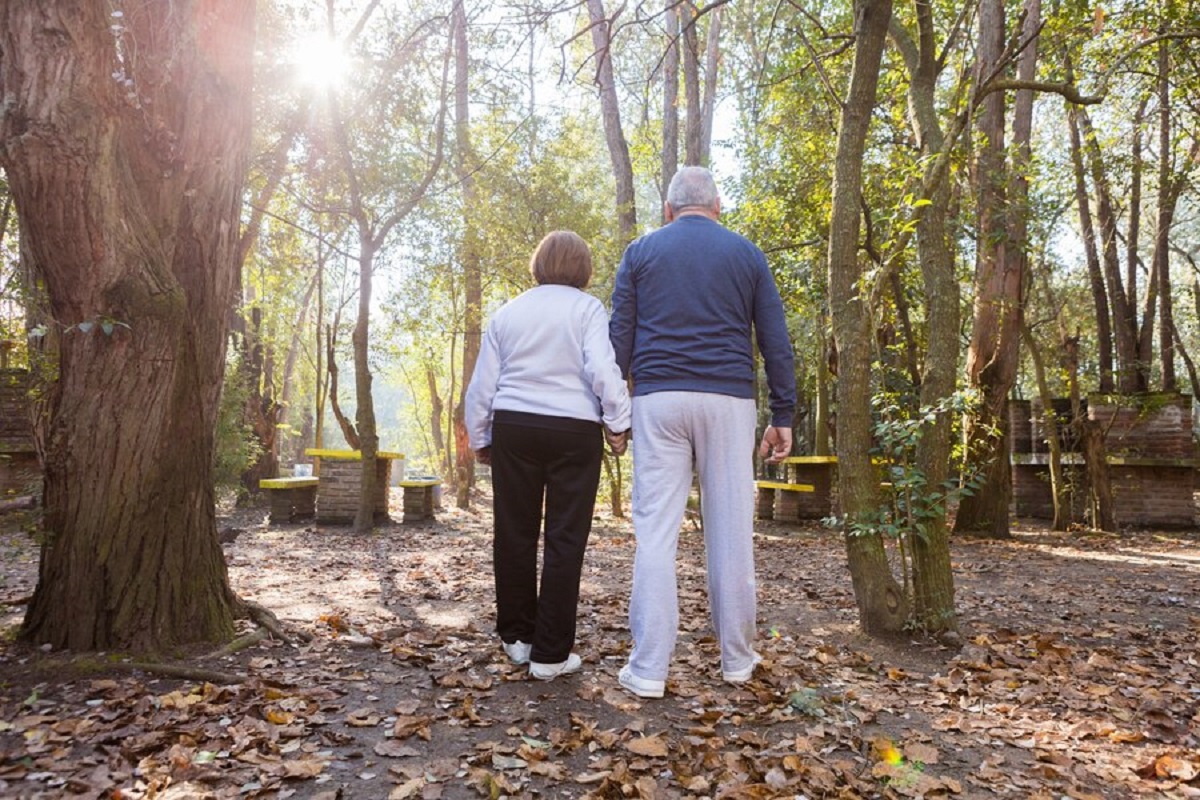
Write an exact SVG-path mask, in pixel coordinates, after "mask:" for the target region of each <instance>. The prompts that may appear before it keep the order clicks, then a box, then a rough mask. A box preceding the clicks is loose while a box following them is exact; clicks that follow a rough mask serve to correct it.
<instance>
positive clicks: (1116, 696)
mask: <svg viewBox="0 0 1200 800" xmlns="http://www.w3.org/2000/svg"><path fill="white" fill-rule="evenodd" d="M484 505H486V504H484ZM397 516H398V514H397ZM489 524H490V520H489V516H488V514H487V513H486V512H485V511H483V510H478V511H476V512H474V513H471V512H464V511H459V510H456V509H445V510H443V511H441V512H440V513H439V515H438V519H437V520H436V521H435V522H427V523H420V524H415V525H403V524H398V523H397V524H390V525H387V526H384V527H381V528H380V529H379V530H378V531H377V533H375V534H374V535H371V536H366V537H364V536H358V535H354V534H352V533H350V532H349V531H348V530H347V529H345V528H338V527H325V526H321V527H317V526H314V525H312V524H306V525H303V524H302V525H269V524H267V523H266V521H265V512H263V511H262V510H251V511H240V512H238V513H236V514H234V515H232V516H230V517H228V518H226V519H223V520H222V526H223V527H225V528H232V529H234V530H236V531H240V533H238V534H237V535H236V540H235V541H232V542H230V543H228V544H226V545H225V549H226V555H227V561H228V564H229V574H230V579H231V582H232V584H233V586H234V588H235V589H236V590H237V591H238V592H239V593H240V594H241V595H242V596H244V597H247V598H250V599H252V600H255V601H257V602H259V603H261V604H263V605H265V606H267V607H268V608H270V609H272V610H274V611H275V612H276V613H277V614H278V616H279V617H280V619H281V620H282V621H283V622H284V623H285V624H286V625H288V626H289V627H290V628H291V629H292V630H294V631H296V632H302V633H305V634H308V635H311V637H312V638H311V640H310V641H300V640H296V641H294V642H290V643H285V642H280V641H273V640H266V641H262V642H259V643H258V644H256V645H254V646H252V647H249V648H247V649H245V650H242V651H241V652H238V653H236V654H234V655H229V656H207V657H206V656H199V655H197V656H193V657H192V658H188V659H180V660H178V661H176V662H173V663H176V664H182V665H185V666H187V667H189V668H193V669H195V668H205V669H208V670H213V671H216V672H219V673H225V674H227V675H229V676H231V677H236V678H238V679H240V682H237V683H233V682H228V683H226V682H222V681H219V680H218V681H216V682H205V681H201V680H196V679H179V678H169V677H165V676H164V675H162V674H158V673H153V672H145V671H138V670H136V669H132V668H131V667H129V666H128V665H125V666H121V665H120V664H119V663H118V662H120V661H121V660H122V659H121V657H120V656H119V655H115V654H107V655H101V656H95V655H91V656H87V657H82V656H74V655H72V654H67V653H47V652H42V651H40V650H35V649H31V648H29V647H27V646H25V645H22V644H19V643H15V642H14V641H13V634H14V633H15V630H16V626H17V625H18V624H19V622H20V619H21V613H22V611H23V606H22V605H21V601H22V600H23V599H24V598H27V597H28V595H29V594H30V593H31V592H32V589H33V585H34V581H35V580H36V557H37V553H36V548H35V546H34V545H33V543H32V541H31V540H30V538H29V537H28V536H27V535H26V534H24V533H21V532H20V531H19V530H14V529H12V528H13V526H12V525H11V524H9V525H8V529H4V525H5V523H4V520H3V519H2V518H0V603H2V604H3V605H0V628H2V629H3V630H4V631H5V632H6V635H5V636H4V638H3V641H0V797H6V798H9V797H12V798H42V797H90V798H100V797H104V798H141V797H156V798H184V797H187V798H192V797H221V798H224V797H278V798H287V797H296V798H323V799H324V798H335V797H344V798H408V797H414V798H434V799H435V798H478V797H487V798H499V797H504V796H510V797H553V798H576V797H596V798H675V797H695V798H705V797H707V798H764V797H789V798H825V797H838V798H858V797H962V798H987V797H1013V798H1063V797H1071V798H1091V797H1096V798H1126V797H1136V796H1146V797H1192V796H1200V778H1198V776H1200V754H1198V750H1197V746H1198V738H1200V664H1198V661H1197V659H1198V658H1200V654H1198V651H1197V646H1196V645H1197V638H1198V635H1200V591H1198V589H1200V536H1198V535H1197V534H1196V532H1186V533H1182V534H1181V533H1164V532H1154V531H1138V532H1130V533H1127V534H1122V535H1104V536H1090V535H1082V534H1075V535H1059V534H1051V533H1049V532H1047V531H1046V530H1045V529H1044V528H1037V527H1033V526H1029V525H1025V524H1020V525H1018V526H1017V530H1016V536H1015V537H1014V538H1013V539H1012V540H1011V541H1005V542H993V541H958V542H955V544H954V548H953V557H954V571H955V576H956V582H957V603H958V609H959V612H960V615H961V616H960V627H961V633H962V640H963V645H962V647H960V648H951V647H946V646H942V645H938V644H937V643H934V642H930V641H927V640H922V639H921V638H919V637H917V636H912V637H905V638H903V639H899V640H895V641H879V640H874V639H870V638H868V637H865V636H864V635H862V634H861V633H860V632H859V631H858V628H857V623H856V620H857V611H856V608H855V605H854V598H853V594H852V591H851V587H850V578H849V573H848V571H847V568H846V563H845V554H844V549H843V545H842V542H841V540H840V538H839V537H838V536H837V535H835V534H833V533H832V532H830V531H827V530H823V529H821V528H819V527H817V526H806V527H799V528H798V527H794V526H781V525H777V524H774V523H762V524H760V527H759V530H758V538H757V544H756V547H757V562H758V589H759V621H760V625H759V635H760V641H759V644H760V646H759V650H760V652H761V654H762V655H763V657H764V661H763V663H762V665H761V667H760V669H759V670H758V671H757V672H756V674H755V677H754V679H752V680H751V681H750V682H749V683H748V684H746V685H744V686H742V687H733V686H729V685H726V684H724V683H723V682H722V681H721V679H720V671H719V665H718V659H717V649H716V645H715V642H714V641H713V639H712V636H711V631H710V627H709V624H708V617H707V605H706V603H707V600H706V595H705V584H704V555H703V541H702V537H701V535H700V534H698V533H696V532H695V531H693V530H691V529H690V528H689V530H687V531H685V533H684V534H683V536H682V537H681V540H680V553H679V575H680V603H681V620H682V630H681V633H680V640H679V647H678V648H677V650H676V654H675V660H674V662H673V666H672V673H671V676H670V679H669V680H668V684H667V696H666V697H665V698H663V699H661V700H639V699H637V698H635V697H633V696H631V695H629V694H627V693H626V692H624V691H623V690H622V689H621V688H620V687H619V686H618V685H617V680H616V675H617V670H618V668H619V667H620V665H621V664H622V663H623V660H624V658H625V656H626V654H627V652H628V648H629V636H628V632H627V625H626V617H625V610H626V601H627V597H628V586H629V577H630V574H631V566H632V558H633V552H634V539H633V535H632V531H631V528H630V526H629V525H628V523H627V522H625V521H623V520H616V519H612V518H611V517H608V516H606V515H601V516H600V517H598V518H597V521H596V526H595V529H594V533H593V537H592V541H591V545H590V548H589V551H588V555H587V560H586V563H585V568H584V582H583V589H582V599H581V604H580V608H579V635H578V645H577V651H578V652H579V653H580V655H581V656H582V657H583V661H584V668H583V670H582V671H581V672H580V673H579V674H577V675H573V676H569V677H564V678H560V679H558V680H555V681H552V682H539V681H534V680H531V679H529V678H528V677H527V675H526V673H525V671H524V670H523V669H522V668H518V667H514V666H512V665H510V664H509V663H507V661H506V660H505V659H504V657H503V653H502V652H501V650H500V647H499V642H498V640H497V639H496V637H495V635H494V633H493V622H494V613H493V608H492V580H491V571H492V565H491V550H490V535H489V531H490V529H489Z"/></svg>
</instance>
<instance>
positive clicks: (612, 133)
mask: <svg viewBox="0 0 1200 800" xmlns="http://www.w3.org/2000/svg"><path fill="white" fill-rule="evenodd" d="M587 8H588V19H589V21H590V22H591V25H592V46H593V47H594V48H595V57H596V86H597V88H598V89H599V91H600V115H601V119H602V120H603V122H604V139H605V141H606V142H607V143H608V156H609V159H610V161H611V162H612V170H613V178H614V179H615V180H616V184H617V228H618V231H619V233H620V237H621V241H620V245H621V246H622V247H624V246H625V245H627V244H629V243H630V242H632V241H633V239H634V237H635V236H636V235H637V204H636V201H635V194H634V186H633V162H632V161H631V160H630V158H629V143H628V142H627V140H626V139H625V132H624V130H623V129H622V127H621V107H620V105H619V104H618V102H617V82H616V78H615V77H614V76H613V67H612V31H611V26H610V24H609V20H608V17H606V16H605V14H604V0H587Z"/></svg>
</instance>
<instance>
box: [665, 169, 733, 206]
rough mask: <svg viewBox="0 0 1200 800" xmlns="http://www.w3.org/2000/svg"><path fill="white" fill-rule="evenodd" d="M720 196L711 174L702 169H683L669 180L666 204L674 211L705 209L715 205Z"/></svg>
mask: <svg viewBox="0 0 1200 800" xmlns="http://www.w3.org/2000/svg"><path fill="white" fill-rule="evenodd" d="M719 199H720V194H719V193H718V192H717V182H716V181H715V180H713V176H712V173H711V172H709V171H708V170H707V169H705V168H704V167H684V168H683V169H681V170H679V171H678V172H676V173H675V177H673V178H671V185H670V186H668V187H667V203H668V205H670V206H671V208H672V209H674V210H675V211H680V210H681V209H684V208H707V209H711V208H714V207H715V206H716V205H717V201H718V200H719Z"/></svg>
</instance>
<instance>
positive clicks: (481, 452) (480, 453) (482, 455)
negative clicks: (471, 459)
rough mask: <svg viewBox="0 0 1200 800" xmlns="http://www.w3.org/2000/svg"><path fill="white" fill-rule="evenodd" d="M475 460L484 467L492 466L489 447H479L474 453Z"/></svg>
mask: <svg viewBox="0 0 1200 800" xmlns="http://www.w3.org/2000/svg"><path fill="white" fill-rule="evenodd" d="M475 460H476V461H478V462H479V463H480V464H483V465H484V466H487V467H490V466H491V465H492V448H491V446H490V445H489V446H487V447H481V448H479V449H478V450H476V451H475Z"/></svg>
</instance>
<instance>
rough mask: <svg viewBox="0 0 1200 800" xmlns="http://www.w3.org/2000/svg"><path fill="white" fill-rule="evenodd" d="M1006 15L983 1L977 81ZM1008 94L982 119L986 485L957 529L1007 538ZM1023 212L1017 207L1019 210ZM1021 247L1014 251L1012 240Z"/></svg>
mask: <svg viewBox="0 0 1200 800" xmlns="http://www.w3.org/2000/svg"><path fill="white" fill-rule="evenodd" d="M1004 37H1005V21H1004V4H1003V2H1002V0H980V2H979V55H978V63H977V67H976V69H977V76H978V78H977V81H978V82H979V83H982V82H983V81H984V80H986V78H987V76H989V75H991V74H992V73H993V72H994V71H995V70H996V69H997V68H998V66H999V64H1000V60H1001V58H1002V57H1003V52H1004ZM1004 118H1005V108H1004V94H1003V93H1002V92H992V93H991V94H989V95H988V96H987V97H985V98H984V100H983V103H982V110H981V112H980V114H979V117H978V120H977V123H976V124H977V127H978V132H979V136H980V139H981V143H980V146H979V155H978V160H977V163H976V166H975V180H976V183H977V187H978V190H977V193H976V208H977V209H978V212H977V214H978V220H979V222H978V225H979V232H978V234H977V237H976V258H975V308H974V324H973V326H972V330H971V345H970V348H969V349H968V351H967V377H968V380H969V382H970V384H971V386H972V387H974V388H975V389H977V390H978V391H979V393H980V405H979V409H978V411H977V412H976V414H975V415H974V416H973V417H971V418H969V419H968V420H967V422H966V432H965V435H966V438H967V452H968V458H969V460H970V462H971V463H974V464H980V465H983V467H982V469H983V473H982V474H983V478H984V484H983V489H982V491H979V492H977V493H975V494H972V495H970V496H968V497H966V498H964V499H963V501H962V503H961V504H960V505H959V508H958V515H957V517H956V519H955V523H954V530H955V531H956V532H959V533H968V532H969V533H973V534H976V535H985V536H992V537H997V538H1004V537H1007V536H1008V535H1009V520H1008V506H1009V500H1010V499H1011V497H1012V480H1011V474H1010V473H1011V470H1010V466H1009V462H1008V415H1007V413H1006V412H1005V404H1006V402H1007V398H1008V393H1009V390H1011V389H1012V386H1013V383H1014V381H1015V380H1016V372H1017V356H1018V350H1017V348H1018V345H1019V344H1020V335H1021V315H1022V305H1023V303H1024V298H1023V296H1022V292H1023V279H1024V275H1023V265H1024V259H1023V257H1022V254H1021V252H1020V249H1019V248H1020V244H1018V243H1014V242H1010V241H1009V238H1010V236H1011V233H1012V227H1011V220H1010V217H1009V215H1010V214H1011V213H1013V212H1014V210H1013V209H1011V208H1009V206H1008V200H1009V198H1008V196H1007V194H1008V193H1007V191H1006V184H1007V179H1008V175H1009V173H1008V170H1007V169H1006V164H1005V149H1004ZM1017 213H1019V212H1017ZM1014 247H1015V248H1016V249H1015V250H1014V251H1013V252H1010V248H1014Z"/></svg>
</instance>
